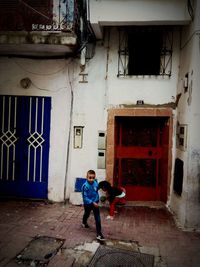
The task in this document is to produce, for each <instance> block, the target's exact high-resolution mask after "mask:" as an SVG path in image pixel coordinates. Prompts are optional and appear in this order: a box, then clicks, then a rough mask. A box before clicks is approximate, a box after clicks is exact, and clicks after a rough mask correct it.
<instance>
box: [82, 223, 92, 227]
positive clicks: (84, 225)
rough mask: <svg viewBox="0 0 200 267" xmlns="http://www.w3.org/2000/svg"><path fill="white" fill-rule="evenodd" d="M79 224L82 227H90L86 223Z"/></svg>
mask: <svg viewBox="0 0 200 267" xmlns="http://www.w3.org/2000/svg"><path fill="white" fill-rule="evenodd" d="M81 225H82V227H83V228H90V226H89V225H88V224H87V223H82V224H81Z"/></svg>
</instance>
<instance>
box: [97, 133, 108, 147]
mask: <svg viewBox="0 0 200 267" xmlns="http://www.w3.org/2000/svg"><path fill="white" fill-rule="evenodd" d="M98 149H106V133H105V131H98Z"/></svg>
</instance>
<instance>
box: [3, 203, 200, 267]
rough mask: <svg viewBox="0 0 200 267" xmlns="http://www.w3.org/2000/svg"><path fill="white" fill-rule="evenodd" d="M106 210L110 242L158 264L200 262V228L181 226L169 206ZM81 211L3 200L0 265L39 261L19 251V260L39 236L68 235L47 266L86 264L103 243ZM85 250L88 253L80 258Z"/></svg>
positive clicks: (189, 266)
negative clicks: (110, 216) (110, 213)
mask: <svg viewBox="0 0 200 267" xmlns="http://www.w3.org/2000/svg"><path fill="white" fill-rule="evenodd" d="M107 213H108V211H107V208H106V207H102V208H101V219H102V227H103V233H104V235H105V237H106V239H107V241H106V243H105V245H113V244H115V245H116V244H117V245H118V246H119V245H121V246H127V247H130V248H131V249H134V250H136V251H140V252H143V253H149V254H152V255H154V256H155V257H156V258H155V259H156V260H155V265H154V266H156V267H160V266H162V267H163V266H164V267H199V266H200V233H197V232H187V231H183V230H181V229H179V228H178V227H177V226H176V224H175V223H174V220H173V217H172V215H171V213H170V212H169V211H168V210H167V209H166V208H149V207H140V206H133V207H120V209H119V213H118V214H117V215H116V218H115V220H114V221H108V220H106V216H107ZM82 214H83V208H82V207H81V206H73V205H71V204H61V203H54V204H49V203H44V202H29V201H14V200H12V201H11V200H10V201H1V202H0V266H1V267H3V266H5V267H16V266H22V267H24V266H32V267H34V266H38V265H37V264H36V263H35V262H31V263H29V265H26V264H28V263H24V262H20V256H19V257H18V262H17V260H16V256H17V255H20V253H21V252H22V251H23V249H24V248H25V247H26V246H27V245H28V243H29V242H30V241H31V240H33V238H34V237H36V236H38V235H40V236H48V237H56V238H61V239H64V244H63V246H62V249H60V250H59V251H58V253H57V254H56V255H55V256H54V257H51V259H50V261H49V263H48V267H71V266H82V267H84V266H87V260H88V258H89V257H90V256H91V255H93V254H94V251H95V249H97V247H98V246H99V243H97V242H96V241H95V238H96V235H95V229H94V220H93V216H91V218H90V219H89V224H90V226H91V228H90V229H83V228H82V227H81V219H82ZM83 251H84V252H86V253H85V255H86V257H82V259H81V257H80V256H81V255H82V252H83ZM82 256H83V255H82ZM86 258H87V260H86ZM80 259H81V260H80Z"/></svg>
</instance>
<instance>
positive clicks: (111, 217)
mask: <svg viewBox="0 0 200 267" xmlns="http://www.w3.org/2000/svg"><path fill="white" fill-rule="evenodd" d="M106 219H107V220H113V219H114V217H113V216H110V215H108V216H107V217H106Z"/></svg>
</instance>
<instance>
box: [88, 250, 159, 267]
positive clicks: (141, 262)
mask: <svg viewBox="0 0 200 267" xmlns="http://www.w3.org/2000/svg"><path fill="white" fill-rule="evenodd" d="M153 265H154V256H153V255H149V254H144V253H140V252H135V251H130V250H123V249H118V248H111V247H106V246H100V247H99V248H98V249H97V251H96V253H95V255H94V257H93V258H92V260H91V262H90V263H89V265H88V267H104V266H105V267H153Z"/></svg>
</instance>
